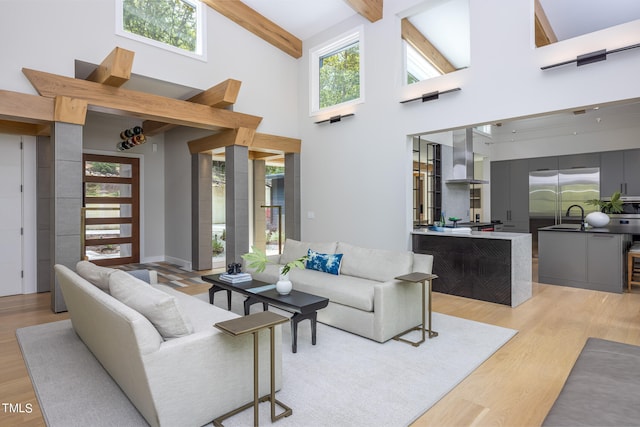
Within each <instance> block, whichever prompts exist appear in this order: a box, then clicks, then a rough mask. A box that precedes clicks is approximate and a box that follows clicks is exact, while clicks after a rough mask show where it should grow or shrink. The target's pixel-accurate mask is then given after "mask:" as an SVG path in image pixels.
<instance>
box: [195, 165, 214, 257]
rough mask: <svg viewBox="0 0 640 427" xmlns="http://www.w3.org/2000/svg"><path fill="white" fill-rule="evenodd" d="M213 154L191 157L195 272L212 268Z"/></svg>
mask: <svg viewBox="0 0 640 427" xmlns="http://www.w3.org/2000/svg"><path fill="white" fill-rule="evenodd" d="M212 164H213V161H212V157H211V154H208V153H198V154H192V155H191V215H192V217H191V263H192V268H193V269H194V270H209V269H211V268H212V259H211V258H212V256H213V252H212V246H211V237H212V234H211V222H212V214H213V212H212V210H213V208H212V197H213V196H212V193H211V191H212V190H211V181H212V179H211V175H212V172H211V167H212Z"/></svg>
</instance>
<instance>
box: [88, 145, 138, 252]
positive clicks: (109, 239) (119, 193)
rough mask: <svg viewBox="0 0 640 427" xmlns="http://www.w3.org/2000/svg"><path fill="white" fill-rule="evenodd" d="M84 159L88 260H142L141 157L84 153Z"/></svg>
mask: <svg viewBox="0 0 640 427" xmlns="http://www.w3.org/2000/svg"><path fill="white" fill-rule="evenodd" d="M83 161H84V183H83V184H84V197H83V216H84V218H83V223H84V232H83V237H84V238H83V251H84V252H83V253H84V256H85V259H88V260H89V261H91V262H93V263H95V264H98V265H119V264H129V263H137V262H140V171H139V169H140V160H139V159H137V158H128V157H115V156H101V155H96V154H85V155H84V156H83Z"/></svg>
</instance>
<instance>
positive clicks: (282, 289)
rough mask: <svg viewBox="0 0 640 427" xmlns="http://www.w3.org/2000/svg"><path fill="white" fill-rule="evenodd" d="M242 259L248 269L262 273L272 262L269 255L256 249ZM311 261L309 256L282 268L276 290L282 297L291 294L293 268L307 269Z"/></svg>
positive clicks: (253, 247) (252, 248) (252, 249)
mask: <svg viewBox="0 0 640 427" xmlns="http://www.w3.org/2000/svg"><path fill="white" fill-rule="evenodd" d="M242 259H243V260H245V261H246V262H247V267H249V268H254V269H255V270H256V272H258V273H261V272H263V271H264V269H265V268H266V267H267V264H269V263H270V262H271V261H269V259H268V258H267V254H266V253H264V252H263V251H261V250H260V249H258V248H256V247H255V246H252V247H251V252H249V253H246V254H244V255H242ZM307 259H309V257H308V256H307V255H305V256H301V257H300V258H298V259H295V260H293V261H290V262H288V263H286V264H285V265H283V266H282V267H280V277H279V279H278V282H277V283H276V290H277V291H278V293H279V294H281V295H287V294H288V293H289V292H291V288H292V286H293V285H292V284H291V281H290V280H289V271H291V269H292V268H305V261H306V260H307Z"/></svg>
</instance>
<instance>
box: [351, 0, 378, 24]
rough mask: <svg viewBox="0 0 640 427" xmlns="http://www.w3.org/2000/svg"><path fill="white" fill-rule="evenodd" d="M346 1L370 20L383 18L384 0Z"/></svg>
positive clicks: (374, 20)
mask: <svg viewBox="0 0 640 427" xmlns="http://www.w3.org/2000/svg"><path fill="white" fill-rule="evenodd" d="M346 2H347V3H349V6H351V8H352V9H353V10H355V11H356V12H358V13H359V14H360V15H362V16H364V17H365V18H367V19H368V20H369V22H376V21H378V20H380V19H382V9H383V0H346Z"/></svg>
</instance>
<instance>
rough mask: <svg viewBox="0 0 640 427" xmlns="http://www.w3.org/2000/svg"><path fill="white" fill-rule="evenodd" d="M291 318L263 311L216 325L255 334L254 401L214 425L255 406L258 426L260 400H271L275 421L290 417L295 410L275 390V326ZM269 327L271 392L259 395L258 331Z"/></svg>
mask: <svg viewBox="0 0 640 427" xmlns="http://www.w3.org/2000/svg"><path fill="white" fill-rule="evenodd" d="M288 321H289V319H288V318H287V317H285V316H281V315H279V314H276V313H273V312H271V311H263V312H260V313H255V314H250V315H248V316H244V317H238V318H237V319H231V320H227V321H224V322H218V323H216V324H215V325H213V326H215V327H216V328H218V329H220V330H221V331H223V332H225V333H227V334H229V335H232V336H234V337H237V336H240V335H246V334H253V401H252V402H249V403H247V404H246V405H243V406H241V407H239V408H237V409H234V410H233V411H230V412H227V413H226V414H224V415H221V416H220V417H218V418H216V419H215V420H213V425H214V426H216V427H221V426H222V425H223V424H222V421H224V420H225V419H227V418H229V417H232V416H233V415H236V414H238V413H240V412H242V411H244V410H245V409H249V408H251V407H252V406H253V425H254V426H258V412H259V410H258V405H259V403H260V402H266V401H269V402H270V403H271V421H272V422H275V421H277V420H279V419H280V418H283V417H288V416H289V415H291V414H292V413H293V410H292V409H291V408H290V407H288V406H287V405H285V404H283V403H282V402H280V401H278V400H276V391H275V360H274V359H275V348H274V344H275V336H274V335H275V334H274V328H275V326H276V325H279V324H281V323H286V322H288ZM265 328H269V338H270V346H269V348H270V351H271V363H270V368H271V372H270V374H271V375H270V377H271V389H270V393H269V394H268V395H266V396H263V397H259V396H258V394H259V390H258V374H259V357H258V356H259V355H258V333H259V332H260V331H261V330H263V329H265ZM276 404H278V405H279V406H280V407H281V408H282V409H284V411H283V412H282V413H281V414H278V415H276Z"/></svg>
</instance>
